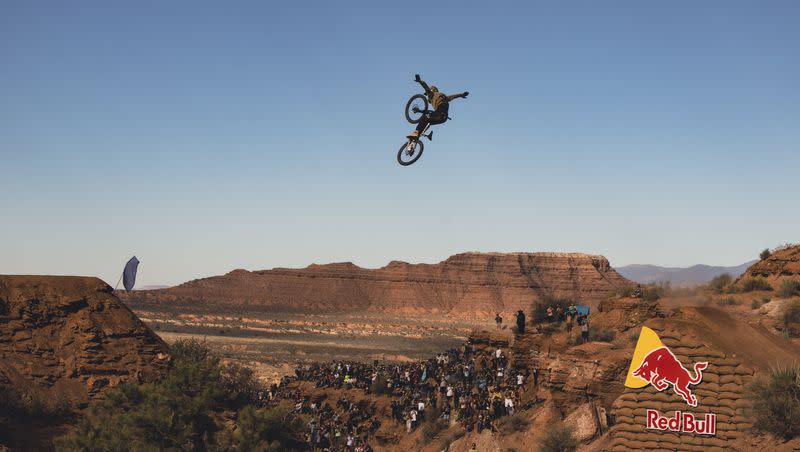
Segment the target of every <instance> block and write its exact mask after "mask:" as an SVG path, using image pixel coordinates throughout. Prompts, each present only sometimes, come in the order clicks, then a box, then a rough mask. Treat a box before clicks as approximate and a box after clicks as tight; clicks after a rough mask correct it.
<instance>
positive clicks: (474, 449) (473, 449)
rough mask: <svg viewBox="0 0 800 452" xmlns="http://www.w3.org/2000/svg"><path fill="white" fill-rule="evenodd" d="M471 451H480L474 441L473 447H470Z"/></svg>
mask: <svg viewBox="0 0 800 452" xmlns="http://www.w3.org/2000/svg"><path fill="white" fill-rule="evenodd" d="M469 452H478V445H477V444H475V443H472V447H470V448H469Z"/></svg>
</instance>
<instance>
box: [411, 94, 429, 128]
mask: <svg viewBox="0 0 800 452" xmlns="http://www.w3.org/2000/svg"><path fill="white" fill-rule="evenodd" d="M427 110H428V98H427V97H425V95H423V94H414V95H413V96H411V98H409V99H408V102H406V120H407V121H408V122H410V123H411V124H417V123H418V122H419V121H420V120H421V119H422V116H424V115H425V111H427Z"/></svg>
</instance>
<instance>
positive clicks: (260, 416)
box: [218, 402, 305, 452]
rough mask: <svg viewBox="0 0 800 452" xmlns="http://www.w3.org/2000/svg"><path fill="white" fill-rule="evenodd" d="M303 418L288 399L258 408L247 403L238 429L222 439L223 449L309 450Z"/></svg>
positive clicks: (237, 425) (237, 419)
mask: <svg viewBox="0 0 800 452" xmlns="http://www.w3.org/2000/svg"><path fill="white" fill-rule="evenodd" d="M303 432H304V426H303V422H302V421H301V420H300V419H299V418H297V417H296V416H294V415H293V414H292V407H291V405H290V404H288V403H287V402H284V403H282V404H280V405H278V406H275V407H269V408H263V409H256V408H254V407H253V406H252V405H248V406H246V407H244V408H243V409H242V410H241V411H239V413H238V415H237V416H236V430H234V431H233V432H232V433H230V434H228V435H224V436H222V438H221V441H219V442H218V448H219V449H222V450H242V451H249V450H264V451H275V452H277V451H300V450H305V441H304V437H303Z"/></svg>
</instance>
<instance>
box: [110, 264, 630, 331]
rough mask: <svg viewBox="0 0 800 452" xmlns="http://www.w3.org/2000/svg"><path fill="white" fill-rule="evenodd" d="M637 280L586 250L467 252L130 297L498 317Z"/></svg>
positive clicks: (226, 280) (203, 283)
mask: <svg viewBox="0 0 800 452" xmlns="http://www.w3.org/2000/svg"><path fill="white" fill-rule="evenodd" d="M629 284H631V283H630V281H628V280H627V279H625V278H623V277H622V276H620V275H619V274H618V273H617V272H616V271H614V269H612V268H611V265H610V264H609V262H608V260H607V259H606V258H604V257H602V256H592V255H587V254H579V253H503V254H500V253H463V254H457V255H455V256H452V257H450V258H448V259H447V260H445V261H443V262H440V263H438V264H409V263H405V262H397V261H393V262H391V263H389V264H388V265H387V266H385V267H383V268H379V269H364V268H360V267H358V266H356V265H354V264H352V263H338V264H327V265H311V266H309V267H306V268H303V269H289V268H276V269H272V270H263V271H255V272H248V271H246V270H234V271H232V272H230V273H228V274H226V275H223V276H215V277H211V278H205V279H200V280H195V281H191V282H187V283H185V284H182V285H180V286H177V287H173V288H170V289H163V290H154V291H136V292H132V293H131V294H128V295H123V296H124V297H125V299H126V300H128V301H131V302H159V303H171V304H174V305H176V306H186V307H189V306H191V307H192V308H193V309H198V308H200V309H203V308H207V309H231V308H246V309H271V310H289V311H313V312H319V311H378V312H387V313H397V314H428V313H432V314H442V313H447V314H453V315H465V316H466V315H469V316H473V315H479V316H483V317H487V316H494V313H495V312H503V313H506V314H510V313H512V312H515V311H516V310H518V309H524V310H525V311H526V312H527V311H528V310H529V308H530V306H531V305H532V303H533V302H534V301H535V300H537V299H541V298H544V297H548V296H552V297H570V298H572V299H574V300H577V301H580V302H582V303H588V304H597V303H599V302H600V301H601V300H603V299H606V298H607V297H609V296H612V295H613V294H614V293H615V292H616V291H617V290H619V289H621V288H623V287H624V286H626V285H629Z"/></svg>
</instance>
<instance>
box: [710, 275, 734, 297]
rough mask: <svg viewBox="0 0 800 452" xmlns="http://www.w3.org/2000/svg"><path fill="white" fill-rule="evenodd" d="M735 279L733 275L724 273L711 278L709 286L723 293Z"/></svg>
mask: <svg viewBox="0 0 800 452" xmlns="http://www.w3.org/2000/svg"><path fill="white" fill-rule="evenodd" d="M731 281H733V278H731V275H729V274H728V273H723V274H721V275H719V276H715V277H713V278H711V281H709V283H708V288H709V289H711V290H713V291H714V292H716V293H722V291H723V290H724V289H725V287H726V286H727V285H728V284H730V283H731Z"/></svg>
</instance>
